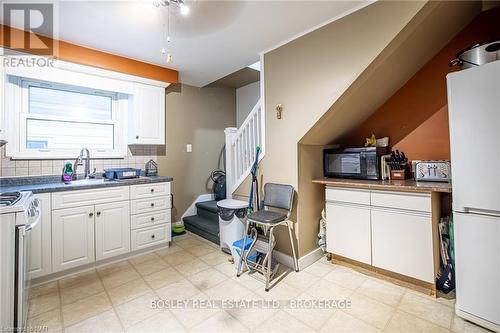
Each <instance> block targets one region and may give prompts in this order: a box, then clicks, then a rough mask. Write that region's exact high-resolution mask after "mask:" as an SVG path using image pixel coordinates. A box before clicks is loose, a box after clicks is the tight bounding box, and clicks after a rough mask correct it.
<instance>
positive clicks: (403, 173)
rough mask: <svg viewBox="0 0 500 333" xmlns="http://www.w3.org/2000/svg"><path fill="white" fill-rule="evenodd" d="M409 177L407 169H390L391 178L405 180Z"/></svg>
mask: <svg viewBox="0 0 500 333" xmlns="http://www.w3.org/2000/svg"><path fill="white" fill-rule="evenodd" d="M409 178H411V177H410V175H409V172H408V170H407V169H403V170H391V180H405V179H409Z"/></svg>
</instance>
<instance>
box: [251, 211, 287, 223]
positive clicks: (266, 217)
mask: <svg viewBox="0 0 500 333" xmlns="http://www.w3.org/2000/svg"><path fill="white" fill-rule="evenodd" d="M248 219H249V220H252V221H256V222H261V223H279V222H282V221H284V220H286V214H283V213H279V212H273V211H270V210H259V211H257V212H253V213H250V214H249V215H248Z"/></svg>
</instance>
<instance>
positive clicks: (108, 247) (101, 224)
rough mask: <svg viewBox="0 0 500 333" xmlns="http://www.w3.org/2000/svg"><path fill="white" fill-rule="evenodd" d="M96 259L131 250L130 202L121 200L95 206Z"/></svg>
mask: <svg viewBox="0 0 500 333" xmlns="http://www.w3.org/2000/svg"><path fill="white" fill-rule="evenodd" d="M95 241H96V245H95V250H96V254H95V255H96V260H101V259H105V258H110V257H114V256H117V255H120V254H124V253H127V252H130V204H129V201H119V202H113V203H109V204H100V205H96V206H95Z"/></svg>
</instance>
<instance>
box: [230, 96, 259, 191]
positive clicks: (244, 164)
mask: <svg viewBox="0 0 500 333" xmlns="http://www.w3.org/2000/svg"><path fill="white" fill-rule="evenodd" d="M262 111H263V109H262V106H261V101H260V100H259V101H258V102H257V104H256V105H255V106H254V108H253V109H252V111H251V112H250V113H249V114H248V116H247V117H246V119H245V121H244V122H243V124H242V125H241V126H240V128H235V127H228V128H226V129H225V130H224V133H225V135H226V193H227V197H228V198H231V197H232V194H233V193H234V191H236V189H237V188H238V186H240V185H241V183H243V181H244V180H245V178H246V177H247V176H248V175H249V174H250V169H251V168H252V164H253V162H254V160H255V149H256V147H257V146H259V147H260V148H261V153H260V155H259V161H260V160H261V159H262V157H264V154H265V147H264V114H263V112H262Z"/></svg>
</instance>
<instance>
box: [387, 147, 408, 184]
mask: <svg viewBox="0 0 500 333" xmlns="http://www.w3.org/2000/svg"><path fill="white" fill-rule="evenodd" d="M387 164H388V165H389V168H390V170H391V171H390V179H391V180H405V179H408V178H411V175H410V172H409V170H408V158H406V156H405V153H404V152H399V150H396V151H393V152H391V155H390V157H389V161H388V162H387Z"/></svg>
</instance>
